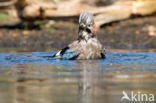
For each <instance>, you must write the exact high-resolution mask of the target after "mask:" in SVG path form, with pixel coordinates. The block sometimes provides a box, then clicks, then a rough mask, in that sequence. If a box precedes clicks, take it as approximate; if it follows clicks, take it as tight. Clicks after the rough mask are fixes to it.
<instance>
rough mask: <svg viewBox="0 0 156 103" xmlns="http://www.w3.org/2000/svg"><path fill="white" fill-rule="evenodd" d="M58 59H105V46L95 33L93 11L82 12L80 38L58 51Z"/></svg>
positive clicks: (56, 56)
mask: <svg viewBox="0 0 156 103" xmlns="http://www.w3.org/2000/svg"><path fill="white" fill-rule="evenodd" d="M53 57H54V58H58V59H104V58H105V55H104V48H103V46H102V44H101V43H100V42H99V40H98V39H97V38H96V35H95V24H94V18H93V15H92V14H91V13H88V12H84V13H81V15H80V18H79V31H78V39H77V40H76V41H74V42H72V43H71V44H69V45H68V46H67V47H66V48H64V49H62V50H60V51H59V52H58V53H56V54H55V55H54V56H53Z"/></svg>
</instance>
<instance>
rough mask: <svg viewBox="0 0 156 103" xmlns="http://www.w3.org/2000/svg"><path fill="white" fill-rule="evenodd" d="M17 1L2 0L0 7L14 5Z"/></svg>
mask: <svg viewBox="0 0 156 103" xmlns="http://www.w3.org/2000/svg"><path fill="white" fill-rule="evenodd" d="M16 2H17V0H11V1H5V2H0V8H6V7H9V6H13V5H15V3H16Z"/></svg>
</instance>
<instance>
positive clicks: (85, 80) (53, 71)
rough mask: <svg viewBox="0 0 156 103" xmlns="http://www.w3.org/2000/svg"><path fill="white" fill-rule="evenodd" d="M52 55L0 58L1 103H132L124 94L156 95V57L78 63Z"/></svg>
mask: <svg viewBox="0 0 156 103" xmlns="http://www.w3.org/2000/svg"><path fill="white" fill-rule="evenodd" d="M52 54H53V52H32V53H0V103H131V102H128V101H121V97H122V92H123V91H125V92H127V93H128V94H130V92H131V91H134V92H136V93H137V92H141V93H152V94H154V95H155V94H156V52H110V53H107V54H106V57H107V58H106V59H105V60H77V61H76V60H74V61H71V60H53V59H51V58H49V56H51V55H52ZM155 99H156V97H155ZM155 102H156V101H154V102H151V103H155ZM139 103H145V102H139Z"/></svg>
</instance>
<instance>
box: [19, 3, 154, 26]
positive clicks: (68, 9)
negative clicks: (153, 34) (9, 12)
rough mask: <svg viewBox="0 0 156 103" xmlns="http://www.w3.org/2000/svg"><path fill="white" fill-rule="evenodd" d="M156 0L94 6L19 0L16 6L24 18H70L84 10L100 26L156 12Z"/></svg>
mask: <svg viewBox="0 0 156 103" xmlns="http://www.w3.org/2000/svg"><path fill="white" fill-rule="evenodd" d="M155 5H156V0H118V1H117V2H115V3H113V4H112V5H110V6H100V7H97V6H93V5H89V4H88V3H85V2H83V1H82V0H68V1H62V2H60V3H54V2H51V1H49V0H18V1H17V3H16V8H17V11H18V15H19V17H20V18H21V19H22V20H27V21H32V20H40V19H64V18H66V19H68V18H71V17H78V16H79V14H80V13H81V12H83V11H89V12H91V13H93V14H94V15H95V21H96V24H97V26H98V27H100V26H101V25H103V24H106V23H110V22H113V21H118V20H123V19H127V18H129V17H130V16H131V15H142V16H146V15H150V14H152V13H154V12H156V6H155Z"/></svg>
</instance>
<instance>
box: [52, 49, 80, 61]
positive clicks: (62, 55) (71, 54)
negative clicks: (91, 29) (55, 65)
mask: <svg viewBox="0 0 156 103" xmlns="http://www.w3.org/2000/svg"><path fill="white" fill-rule="evenodd" d="M78 55H79V53H77V52H75V51H73V50H71V49H70V48H69V47H66V48H64V49H62V50H61V51H59V52H58V53H56V54H55V55H54V56H53V57H54V58H56V59H67V60H73V59H75V58H77V57H78Z"/></svg>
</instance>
